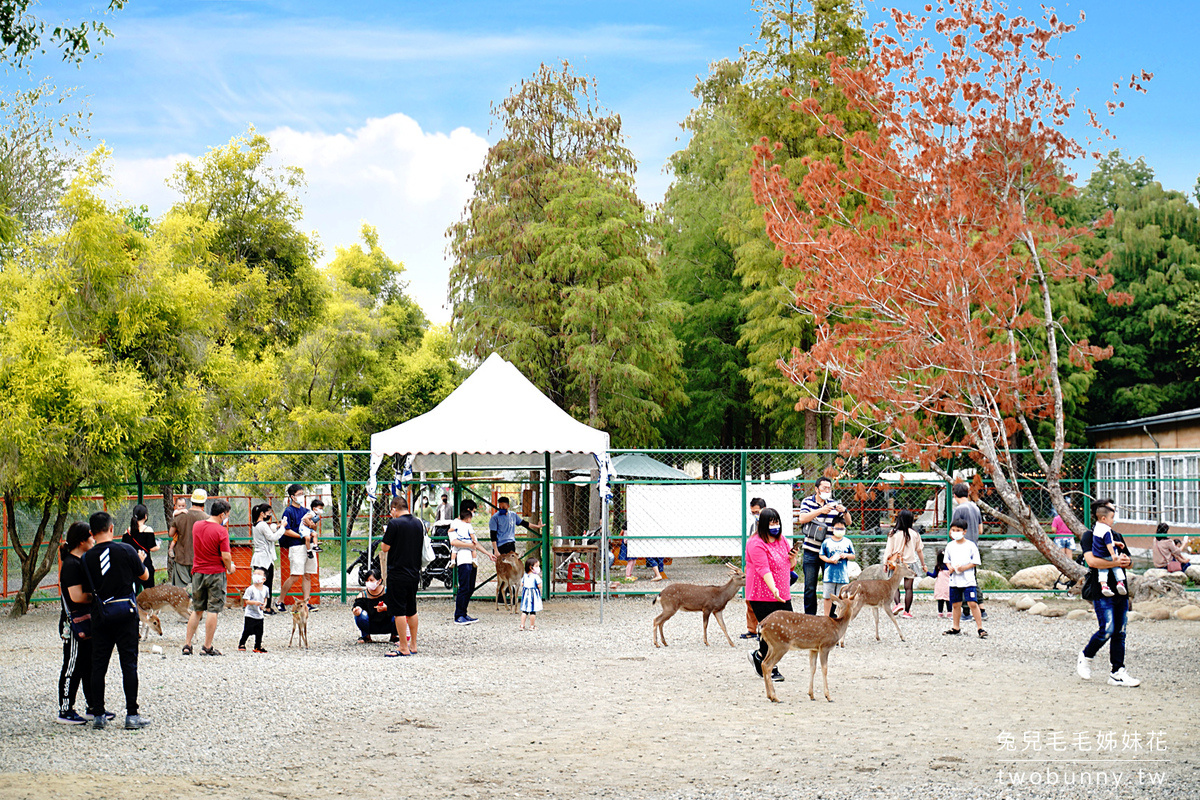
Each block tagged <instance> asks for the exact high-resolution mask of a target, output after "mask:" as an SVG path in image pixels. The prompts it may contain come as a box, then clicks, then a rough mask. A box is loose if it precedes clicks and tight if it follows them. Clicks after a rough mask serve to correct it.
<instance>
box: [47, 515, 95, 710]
mask: <svg viewBox="0 0 1200 800" xmlns="http://www.w3.org/2000/svg"><path fill="white" fill-rule="evenodd" d="M95 543H96V541H95V539H93V538H92V530H91V528H89V527H88V524H87V523H86V522H75V523H72V524H71V527H70V528H68V529H67V536H66V541H65V542H63V544H62V547H60V548H59V553H58V555H59V558H60V559H61V567H60V568H59V572H58V588H59V591H60V592H61V593H62V605H63V609H62V613H61V614H60V615H59V618H58V633H59V636H60V637H61V638H62V640H63V664H62V671H61V672H60V673H59V675H58V718H57V719H56V720H55V722H57V723H58V724H59V725H84V724H86V723H87V717H92V716H94V714H93V710H94V707H93V706H92V682H91V680H90V678H91V672H92V638H91V635H90V632H87V633H85V635H86V638H83V637H82V636H80V635H79V634H78V633H76V632H75V631H73V630H72V629H71V624H70V620H83V619H84V618H87V619H88V620H90V618H91V611H92V596H91V594H90V593H89V592H88V589H87V587H88V581H87V578H86V577H85V576H84V574H83V554H84V553H86V552H87V551H88V550H90V549H92V545H94V544H95ZM80 627H81V628H82V624H81V625H80ZM81 632H82V631H81ZM80 684H83V697H84V699H85V700H86V701H87V714H86V716H80V715H79V714H78V713H77V712H76V711H75V696H76V695H77V694H78V693H79V686H80Z"/></svg>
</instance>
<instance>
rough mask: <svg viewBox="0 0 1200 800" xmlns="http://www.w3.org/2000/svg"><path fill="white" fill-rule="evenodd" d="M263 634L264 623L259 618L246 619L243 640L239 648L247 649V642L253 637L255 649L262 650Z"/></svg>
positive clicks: (243, 625) (239, 643) (243, 627)
mask: <svg viewBox="0 0 1200 800" xmlns="http://www.w3.org/2000/svg"><path fill="white" fill-rule="evenodd" d="M262 634H263V621H262V620H261V619H258V618H257V617H246V621H245V622H244V623H243V624H242V639H241V641H240V642H238V647H239V648H241V647H245V646H246V640H247V639H249V638H250V637H251V636H253V637H254V649H255V650H261V649H262Z"/></svg>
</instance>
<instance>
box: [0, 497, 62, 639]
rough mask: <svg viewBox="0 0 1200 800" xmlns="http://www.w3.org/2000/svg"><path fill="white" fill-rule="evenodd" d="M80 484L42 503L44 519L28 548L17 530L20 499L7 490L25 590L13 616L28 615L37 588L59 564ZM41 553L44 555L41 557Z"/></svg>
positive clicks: (12, 535)
mask: <svg viewBox="0 0 1200 800" xmlns="http://www.w3.org/2000/svg"><path fill="white" fill-rule="evenodd" d="M77 486H78V483H76V484H73V485H71V486H68V487H63V488H62V489H61V490H60V491H59V494H58V496H57V498H55V499H53V500H46V501H45V502H44V503H43V504H42V518H41V520H40V521H39V522H38V526H37V531H36V532H35V533H34V535H33V539H32V540H31V541H30V542H29V547H28V548H26V547H24V546H23V545H22V542H21V539H20V534H19V533H18V532H17V520H16V498H14V497H13V495H12V494H11V493H7V492H6V493H5V495H4V505H5V511H6V512H7V516H8V536H9V541H10V542H11V543H12V544H13V549H14V551H15V552H16V553H17V558H18V560H20V562H21V591H20V592H19V593H18V594H17V596H16V598H15V599H14V601H13V607H12V611H11V612H10V613H9V615H10V616H11V617H14V618H16V617H21V616H24V615H25V612H27V611H28V610H29V604H30V603H31V602H32V601H33V593H34V592H35V591H37V587H38V584H39V583H41V582H42V579H43V578H45V577H46V575H48V574H49V573H50V568H51V567H52V566H53V565H55V564H57V563H58V547H59V545H61V544H62V536H63V529H64V528H65V527H66V521H67V511H68V510H69V507H70V502H71V495H72V494H74V492H75V488H76V487H77ZM56 501H57V502H56ZM56 506H57V509H56ZM55 510H57V512H58V513H57V514H56V515H55V518H54V524H53V525H51V526H50V536H49V538H47V537H46V528H47V526H48V525H49V524H50V515H51V512H53V511H55ZM39 556H41V558H40V559H39ZM5 580H7V578H5ZM60 588H61V587H60Z"/></svg>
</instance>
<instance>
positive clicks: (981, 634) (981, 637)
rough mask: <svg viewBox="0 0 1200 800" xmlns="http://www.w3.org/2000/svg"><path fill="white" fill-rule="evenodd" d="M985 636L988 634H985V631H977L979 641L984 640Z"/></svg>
mask: <svg viewBox="0 0 1200 800" xmlns="http://www.w3.org/2000/svg"><path fill="white" fill-rule="evenodd" d="M987 636H988V634H987V631H985V630H984V629H983V628H980V629H979V638H980V639H986V638H987Z"/></svg>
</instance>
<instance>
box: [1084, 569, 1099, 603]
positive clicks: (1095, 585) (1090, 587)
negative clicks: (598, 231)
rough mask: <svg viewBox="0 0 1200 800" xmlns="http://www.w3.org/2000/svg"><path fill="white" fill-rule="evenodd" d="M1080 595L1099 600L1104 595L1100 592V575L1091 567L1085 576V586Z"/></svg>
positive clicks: (1085, 598) (1086, 598)
mask: <svg viewBox="0 0 1200 800" xmlns="http://www.w3.org/2000/svg"><path fill="white" fill-rule="evenodd" d="M1079 596H1080V597H1082V598H1083V599H1084V600H1099V599H1100V598H1101V597H1103V596H1104V595H1103V594H1101V592H1100V575H1099V573H1098V572H1097V571H1096V570H1094V569H1089V570H1088V571H1087V575H1085V576H1084V578H1083V588H1082V589H1080V590H1079Z"/></svg>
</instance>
